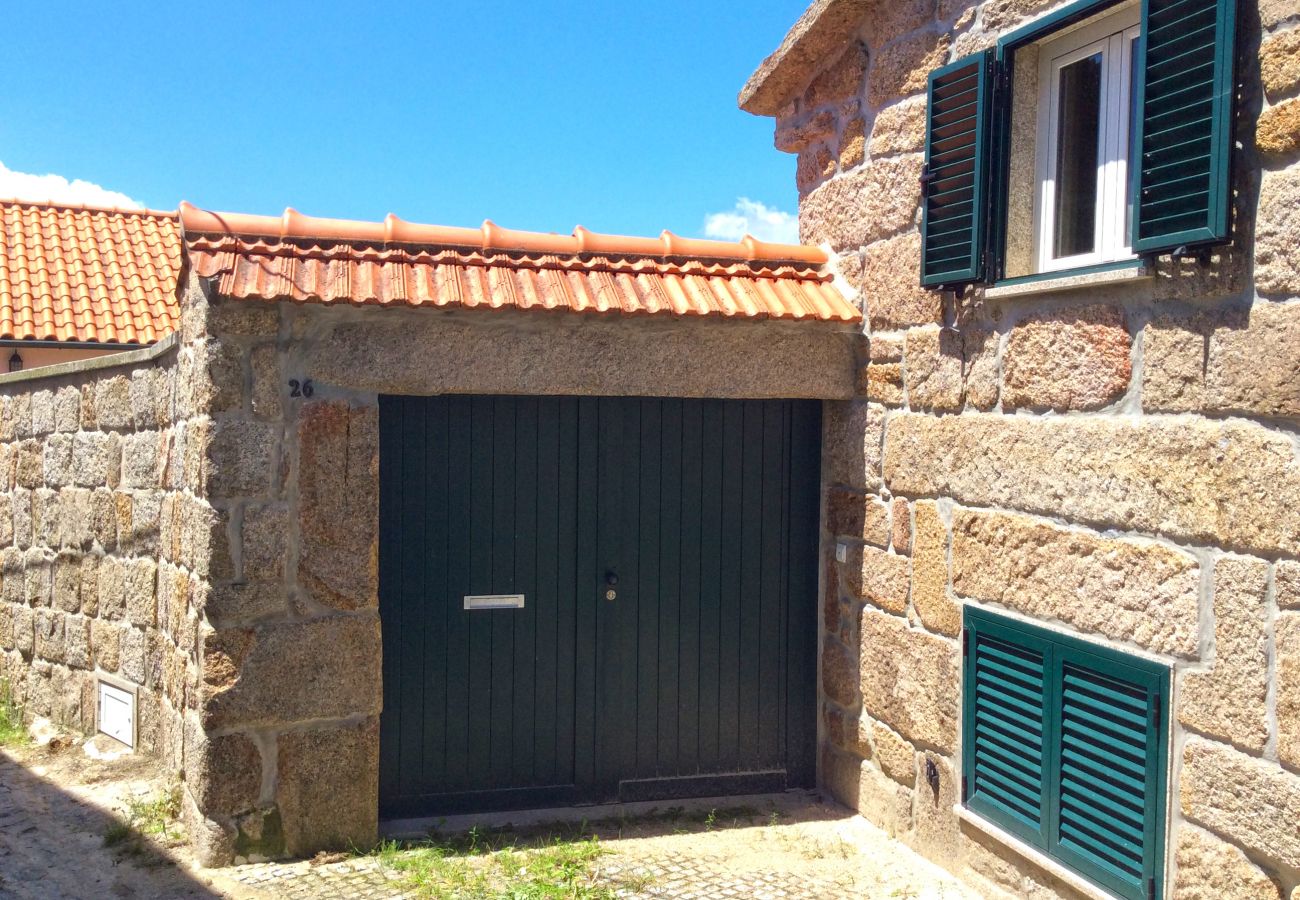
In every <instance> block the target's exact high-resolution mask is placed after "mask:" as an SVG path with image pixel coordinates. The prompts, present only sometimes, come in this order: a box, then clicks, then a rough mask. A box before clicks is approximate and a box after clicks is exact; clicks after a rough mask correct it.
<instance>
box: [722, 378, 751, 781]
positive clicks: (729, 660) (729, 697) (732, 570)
mask: <svg viewBox="0 0 1300 900" xmlns="http://www.w3.org/2000/svg"><path fill="white" fill-rule="evenodd" d="M744 410H745V407H744V405H743V404H742V403H741V402H740V401H735V400H732V401H728V402H726V403H724V404H723V407H722V454H721V456H722V541H721V550H720V554H719V555H720V562H721V582H720V585H719V590H718V595H719V599H718V608H719V613H718V621H719V628H720V631H719V638H718V761H717V768H716V770H715V771H718V772H734V771H736V767H737V763H738V761H739V755H740V601H741V593H740V592H741V584H740V578H741V556H742V552H743V548H744V544H743V535H744V521H743V518H742V509H743V495H742V488H743V485H744V481H743V476H744V473H743V470H742V464H743V460H744V442H745V421H744V414H745V413H744Z"/></svg>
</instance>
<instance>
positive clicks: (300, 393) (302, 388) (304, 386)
mask: <svg viewBox="0 0 1300 900" xmlns="http://www.w3.org/2000/svg"><path fill="white" fill-rule="evenodd" d="M314 393H316V388H314V387H312V383H311V379H310V378H306V379H303V380H302V381H299V380H298V379H297V378H290V379H289V396H290V397H310V396H311V395H312V394H314Z"/></svg>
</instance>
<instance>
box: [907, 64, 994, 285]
mask: <svg viewBox="0 0 1300 900" xmlns="http://www.w3.org/2000/svg"><path fill="white" fill-rule="evenodd" d="M992 67H993V51H991V50H990V51H986V52H984V53H979V54H976V55H974V56H968V57H966V58H965V59H961V60H958V61H957V62H955V63H953V64H951V65H948V66H944V67H943V68H940V69H936V70H935V71H934V72H931V73H930V80H929V109H928V120H927V123H926V139H925V163H926V175H925V179H924V181H925V187H924V191H923V194H924V196H923V199H922V204H921V207H922V210H921V243H922V251H921V284H922V285H923V286H925V287H955V286H957V285H962V284H969V283H971V282H975V281H982V280H984V277H985V267H984V234H985V228H986V224H987V223H986V219H987V217H988V198H989V189H988V186H989V174H990V171H991V166H990V159H989V134H990V129H989V127H988V121H989V107H990V92H991V90H992V83H993V77H992V74H991V73H992Z"/></svg>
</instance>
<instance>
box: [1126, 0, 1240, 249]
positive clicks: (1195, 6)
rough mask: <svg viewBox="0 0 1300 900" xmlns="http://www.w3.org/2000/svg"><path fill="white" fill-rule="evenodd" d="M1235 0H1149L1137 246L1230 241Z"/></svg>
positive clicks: (1141, 71) (1136, 171)
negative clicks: (1228, 239)
mask: <svg viewBox="0 0 1300 900" xmlns="http://www.w3.org/2000/svg"><path fill="white" fill-rule="evenodd" d="M1235 20H1236V0H1143V4H1142V34H1143V38H1142V47H1141V49H1140V51H1139V66H1138V72H1137V73H1136V76H1135V77H1137V78H1138V79H1139V88H1140V90H1139V93H1138V96H1139V97H1140V98H1141V100H1140V103H1141V106H1142V108H1141V110H1140V111H1139V115H1138V117H1137V129H1138V133H1137V135H1136V136H1135V137H1136V139H1135V147H1136V148H1137V159H1136V161H1135V164H1134V165H1133V167H1132V169H1133V177H1134V190H1135V197H1136V198H1137V202H1136V203H1135V204H1134V210H1133V234H1134V239H1133V249H1134V251H1135V252H1137V253H1160V252H1165V251H1170V250H1175V249H1177V248H1179V247H1180V246H1195V245H1203V244H1210V243H1218V242H1222V241H1225V240H1227V238H1228V230H1229V219H1230V206H1231V194H1230V180H1231V165H1230V155H1231V154H1230V148H1231V140H1232V133H1231V132H1232V109H1233V65H1234V55H1235V47H1234V40H1235Z"/></svg>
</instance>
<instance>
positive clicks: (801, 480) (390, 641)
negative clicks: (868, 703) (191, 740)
mask: <svg viewBox="0 0 1300 900" xmlns="http://www.w3.org/2000/svg"><path fill="white" fill-rule="evenodd" d="M380 423H381V436H380V444H381V446H380V467H381V472H380V483H381V496H380V517H381V535H380V552H379V565H380V614H381V617H382V620H383V633H384V712H383V717H382V723H381V724H382V731H381V737H380V751H381V761H380V808H381V813H382V814H383V815H385V816H387V817H393V816H411V815H433V814H439V813H452V812H462V811H478V810H489V809H503V808H522V807H530V806H541V805H555V804H573V803H592V802H604V801H614V800H623V801H629V800H647V799H660V798H669V797H683V796H706V795H712V794H724V793H748V792H752V791H766V790H774V789H781V788H785V787H794V786H804V785H809V784H811V783H812V780H813V777H814V774H813V746H814V738H815V732H816V722H815V718H814V715H815V711H814V703H815V674H814V672H815V644H816V620H815V616H816V607H817V603H816V592H817V565H816V542H817V497H818V482H819V476H818V460H819V451H820V443H819V442H820V406H819V404H817V403H816V402H808V401H719V400H677V399H657V398H652V399H643V398H574V397H541V398H537V397H533V398H523V397H486V396H483V397H477V396H476V397H469V396H456V397H432V398H426V397H384V398H381V401H380ZM492 595H506V596H510V595H514V596H517V595H522V597H523V606H522V608H497V609H466V608H465V607H466V597H483V596H492ZM516 602H517V601H516Z"/></svg>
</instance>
